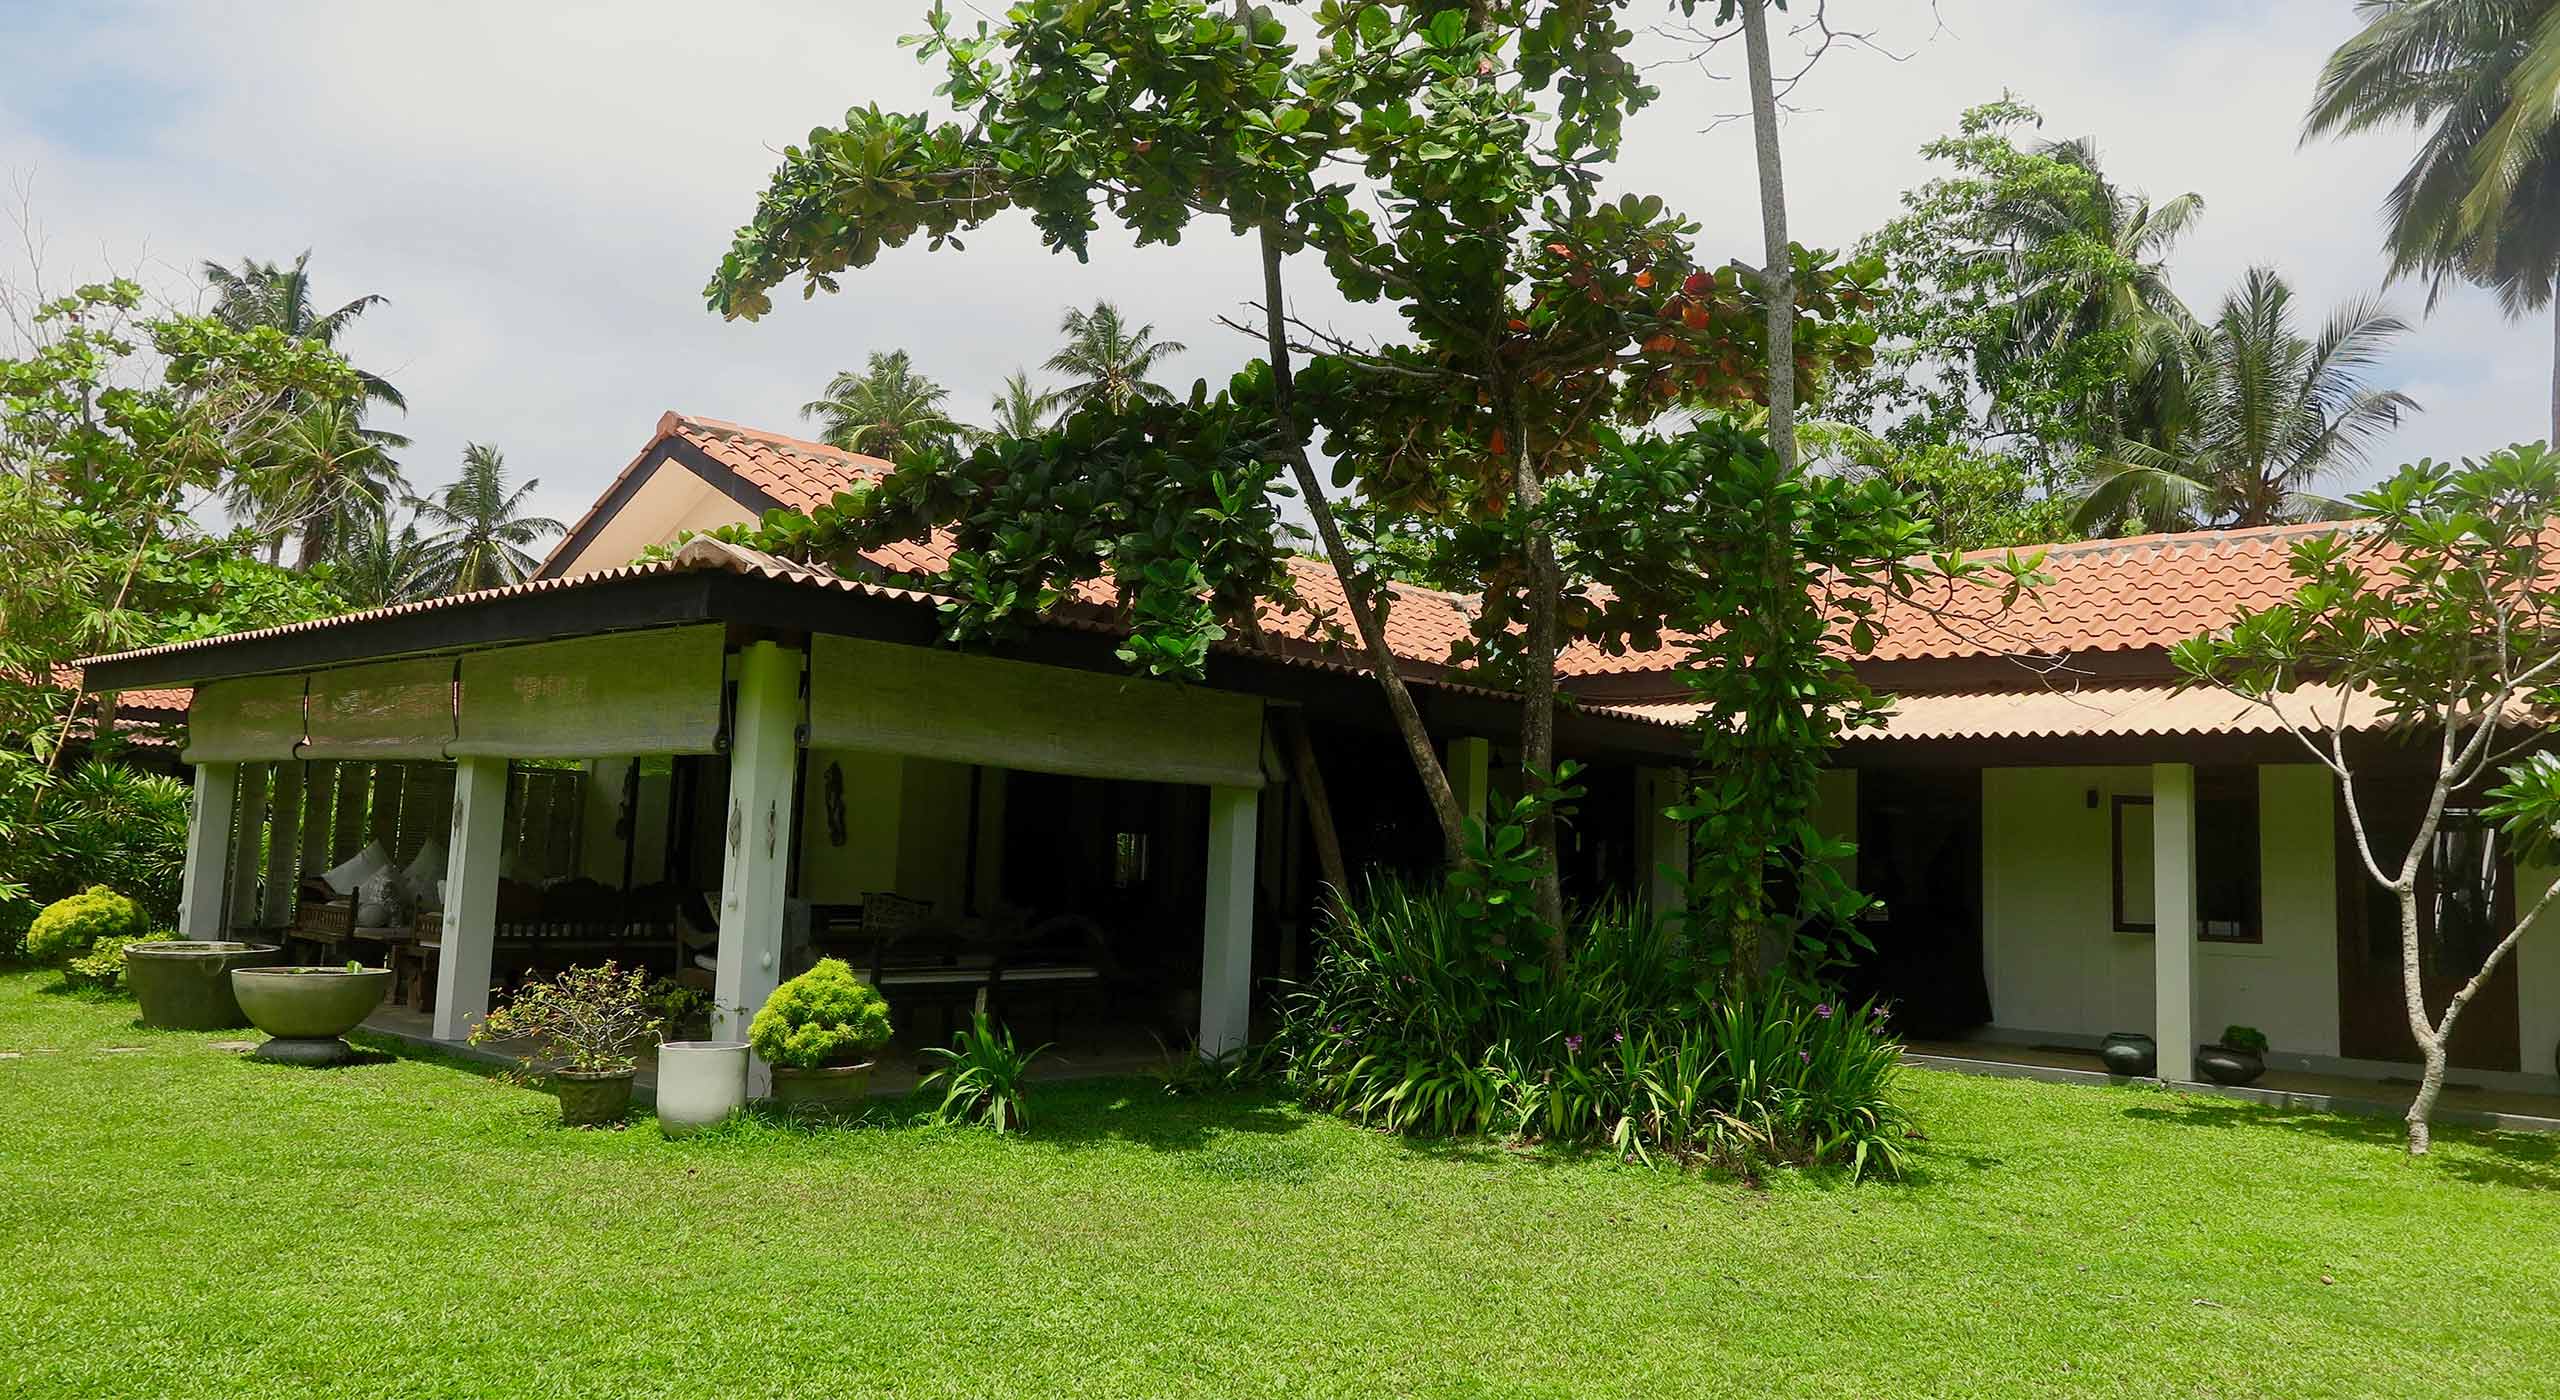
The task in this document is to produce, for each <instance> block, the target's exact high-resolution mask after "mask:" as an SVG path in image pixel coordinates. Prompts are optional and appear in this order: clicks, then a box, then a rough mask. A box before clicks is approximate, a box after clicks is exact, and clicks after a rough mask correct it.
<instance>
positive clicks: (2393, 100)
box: [2302, 0, 2560, 440]
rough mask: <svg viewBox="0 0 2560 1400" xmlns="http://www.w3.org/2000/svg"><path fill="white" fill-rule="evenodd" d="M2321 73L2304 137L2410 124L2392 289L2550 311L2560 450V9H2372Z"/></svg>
mask: <svg viewBox="0 0 2560 1400" xmlns="http://www.w3.org/2000/svg"><path fill="white" fill-rule="evenodd" d="M2356 10H2357V13H2358V15H2359V16H2361V17H2362V18H2363V19H2364V21H2365V26H2364V28H2363V29H2362V30H2360V31H2358V32H2357V33H2356V34H2355V35H2354V37H2352V38H2350V39H2348V40H2347V41H2346V42H2345V43H2343V44H2340V45H2339V46H2338V48H2337V51H2336V52H2334V53H2332V54H2330V55H2329V62H2328V63H2327V65H2326V66H2324V67H2323V68H2322V69H2321V70H2320V81H2319V85H2318V87H2317V88H2316V89H2314V91H2313V93H2312V99H2311V110H2310V112H2309V113H2308V114H2307V115H2306V116H2304V118H2303V122H2302V136H2303V139H2304V140H2305V141H2308V140H2310V139H2312V138H2313V137H2316V136H2347V135H2353V134H2355V133H2358V132H2363V131H2370V130H2374V129H2376V128H2382V127H2394V126H2400V125H2403V124H2406V125H2409V126H2414V127H2418V128H2420V129H2421V132H2422V134H2421V137H2420V140H2419V143H2418V149H2417V153H2416V154H2415V155H2414V156H2412V157H2411V158H2410V161H2409V167H2408V169H2407V170H2405V171H2403V172H2402V173H2401V176H2400V179H2399V180H2398V182H2396V183H2395V184H2393V185H2392V187H2391V193H2390V194H2389V195H2388V196H2386V197H2385V199H2384V201H2383V210H2384V212H2385V214H2386V215H2387V216H2388V218H2389V231H2388V232H2387V233H2386V234H2385V235H2384V239H2383V243H2384V247H2385V248H2386V250H2387V251H2388V252H2389V253H2390V255H2391V272H2392V275H2393V276H2394V277H2402V276H2408V277H2417V278H2420V279H2423V280H2424V281H2425V282H2426V284H2427V306H2428V309H2430V310H2433V309H2434V307H2435V305H2436V302H2437V301H2438V300H2439V299H2440V298H2441V297H2442V295H2443V293H2444V290H2445V288H2446V287H2447V286H2448V285H2450V284H2451V283H2453V282H2456V281H2461V282H2470V283H2474V284H2476V285H2478V286H2481V287H2484V288H2487V289H2488V290H2489V291H2490V292H2492V293H2494V294H2495V295H2496V296H2497V298H2498V304H2499V306H2500V307H2501V308H2502V309H2504V310H2505V312H2506V313H2507V315H2508V316H2509V317H2510V318H2515V319H2521V318H2523V317H2524V316H2526V315H2527V314H2529V313H2532V312H2535V311H2539V310H2541V309H2543V308H2545V307H2549V308H2551V311H2552V335H2553V355H2552V366H2551V430H2552V434H2553V437H2554V439H2555V440H2560V298H2555V297H2554V296H2553V295H2552V289H2553V284H2554V278H2555V276H2560V0H2362V3H2360V4H2358V5H2357V7H2356Z"/></svg>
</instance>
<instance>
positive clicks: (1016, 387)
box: [982, 370, 1049, 442]
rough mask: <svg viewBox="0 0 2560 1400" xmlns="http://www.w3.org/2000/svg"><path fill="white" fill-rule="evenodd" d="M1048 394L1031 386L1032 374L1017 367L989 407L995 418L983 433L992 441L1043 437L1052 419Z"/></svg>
mask: <svg viewBox="0 0 2560 1400" xmlns="http://www.w3.org/2000/svg"><path fill="white" fill-rule="evenodd" d="M1045 397H1046V396H1044V395H1043V394H1041V393H1040V391H1039V390H1037V389H1034V388H1032V387H1031V376H1030V374H1028V373H1027V372H1025V371H1023V370H1015V371H1014V372H1013V373H1011V374H1008V375H1006V376H1005V377H1004V388H1003V389H1001V390H999V391H997V393H996V399H995V402H994V403H993V404H992V405H990V407H989V411H990V413H991V414H992V415H993V417H992V418H991V419H990V420H989V422H988V424H987V427H986V431H985V432H984V433H983V434H982V436H983V437H984V438H985V439H986V440H987V441H989V442H1011V441H1015V440H1017V439H1020V438H1027V437H1037V436H1039V434H1040V430H1041V428H1042V427H1043V425H1045V424H1046V423H1047V422H1048V418H1049V410H1048V408H1047V406H1046V404H1045V402H1044V399H1045Z"/></svg>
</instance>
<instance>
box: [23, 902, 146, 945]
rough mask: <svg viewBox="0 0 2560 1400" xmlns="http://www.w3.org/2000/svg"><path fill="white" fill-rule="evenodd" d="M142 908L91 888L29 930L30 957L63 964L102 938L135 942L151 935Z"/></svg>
mask: <svg viewBox="0 0 2560 1400" xmlns="http://www.w3.org/2000/svg"><path fill="white" fill-rule="evenodd" d="M150 927H151V925H150V921H149V920H148V919H147V918H145V917H144V915H143V912H142V906H141V905H139V904H136V903H134V902H133V901H132V900H130V899H127V898H125V897H124V896H123V895H120V894H118V893H116V892H115V891H114V890H111V889H108V888H107V887H106V886H104V885H91V886H90V887H89V888H88V889H86V890H84V891H82V892H81V893H79V894H75V895H73V896H71V897H70V898H68V899H57V900H55V901H54V902H53V903H51V904H48V905H46V906H45V907H44V912H43V913H41V914H38V915H36V921H35V922H34V923H33V924H30V925H28V926H27V956H28V957H30V958H33V959H35V960H36V961H37V962H48V963H50V962H63V961H65V960H67V959H71V958H76V957H78V956H80V955H81V954H83V953H86V952H88V951H89V950H90V949H91V948H93V947H95V946H97V942H98V940H99V939H101V938H133V937H136V936H139V935H141V934H144V933H147V932H149V931H150Z"/></svg>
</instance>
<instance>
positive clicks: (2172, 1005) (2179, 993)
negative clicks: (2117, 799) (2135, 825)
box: [2151, 763, 2196, 1080]
mask: <svg viewBox="0 0 2560 1400" xmlns="http://www.w3.org/2000/svg"><path fill="white" fill-rule="evenodd" d="M2151 917H2152V920H2153V924H2152V946H2151V956H2152V967H2153V977H2152V998H2153V1002H2152V1005H2153V1010H2152V1031H2151V1038H2152V1039H2153V1040H2155V1041H2158V1042H2159V1045H2160V1077H2161V1078H2163V1079H2169V1080H2192V1079H2194V1078H2195V1077H2196V1065H2195V1054H2196V1029H2195V1023H2196V928H2195V924H2196V770H2195V765H2193V764H2191V763H2155V764H2152V765H2151Z"/></svg>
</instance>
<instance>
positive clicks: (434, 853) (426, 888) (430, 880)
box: [400, 841, 445, 909]
mask: <svg viewBox="0 0 2560 1400" xmlns="http://www.w3.org/2000/svg"><path fill="white" fill-rule="evenodd" d="M444 864H445V861H444V843H443V842H442V841H429V842H428V843H427V844H425V845H423V846H420V847H419V848H418V854H417V855H416V856H415V857H414V858H413V859H411V860H410V862H409V865H408V868H407V869H404V870H402V871H401V872H400V883H401V885H402V887H403V888H404V889H406V891H407V892H408V895H409V899H410V901H411V902H412V903H415V904H416V905H417V906H418V907H420V908H422V909H442V908H443V907H444V895H443V893H442V887H443V885H444Z"/></svg>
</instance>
